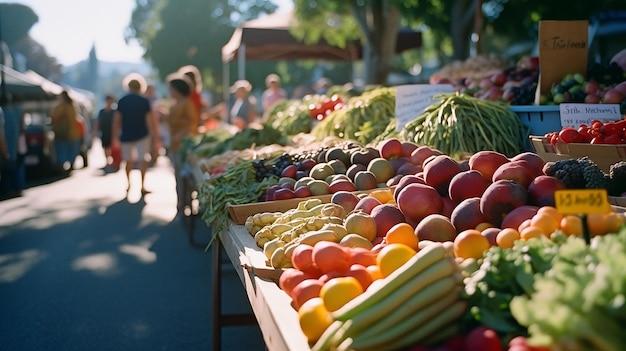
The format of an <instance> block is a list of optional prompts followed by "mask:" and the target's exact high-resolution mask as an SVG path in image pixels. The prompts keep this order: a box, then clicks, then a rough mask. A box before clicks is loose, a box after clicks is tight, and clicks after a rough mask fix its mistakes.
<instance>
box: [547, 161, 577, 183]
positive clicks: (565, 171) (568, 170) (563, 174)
mask: <svg viewBox="0 0 626 351" xmlns="http://www.w3.org/2000/svg"><path fill="white" fill-rule="evenodd" d="M544 172H545V174H546V175H549V176H553V177H556V178H558V179H560V180H561V181H562V182H563V184H565V187H567V188H568V189H584V188H585V184H586V181H585V178H584V176H583V165H581V164H580V163H579V162H578V160H576V159H569V160H559V161H556V162H553V163H550V164H547V165H546V167H545V168H544Z"/></svg>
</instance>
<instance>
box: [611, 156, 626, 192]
mask: <svg viewBox="0 0 626 351" xmlns="http://www.w3.org/2000/svg"><path fill="white" fill-rule="evenodd" d="M609 178H610V180H611V184H610V187H609V193H610V194H611V195H612V196H621V195H622V194H623V193H625V192H626V161H620V162H617V163H615V164H612V165H611V167H610V168H609Z"/></svg>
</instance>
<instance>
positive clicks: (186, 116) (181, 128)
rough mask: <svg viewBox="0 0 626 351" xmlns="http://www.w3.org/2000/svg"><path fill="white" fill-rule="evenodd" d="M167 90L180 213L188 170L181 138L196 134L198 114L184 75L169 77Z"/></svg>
mask: <svg viewBox="0 0 626 351" xmlns="http://www.w3.org/2000/svg"><path fill="white" fill-rule="evenodd" d="M168 80H169V91H170V95H171V97H172V98H173V99H174V105H172V106H171V107H170V112H169V115H168V117H167V120H168V125H169V129H170V133H171V143H170V153H169V156H170V160H171V162H172V166H173V167H174V178H175V180H176V194H177V200H178V203H177V206H176V208H177V209H178V213H182V210H183V206H184V205H185V202H184V195H185V194H184V193H183V177H184V176H186V175H187V174H186V173H188V171H186V170H185V168H186V167H185V166H187V167H188V164H186V162H185V161H186V160H185V155H183V154H182V152H181V151H182V150H181V149H180V147H181V143H182V141H183V139H184V138H185V137H187V136H189V135H196V134H198V123H199V120H200V116H199V115H198V111H197V110H196V107H195V106H194V104H193V102H192V101H191V99H190V97H189V96H190V94H191V89H192V87H193V83H192V82H191V81H190V80H189V79H188V78H187V77H186V76H185V75H174V76H171V77H170V78H169V79H168Z"/></svg>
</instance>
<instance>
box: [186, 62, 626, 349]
mask: <svg viewBox="0 0 626 351" xmlns="http://www.w3.org/2000/svg"><path fill="white" fill-rule="evenodd" d="M484 66H485V67H490V70H489V71H486V72H473V74H474V76H473V77H472V78H467V79H459V78H458V77H457V76H455V79H454V80H455V82H456V83H455V84H454V85H453V86H452V88H450V86H445V87H443V88H442V87H441V86H439V85H433V86H404V87H381V88H373V89H371V90H368V91H365V92H362V93H361V94H359V95H356V96H354V95H348V94H342V92H341V91H337V92H336V94H335V95H333V96H325V95H311V96H307V97H305V98H303V99H302V100H290V101H284V102H282V103H280V104H277V105H276V106H275V107H274V108H273V109H272V110H271V111H269V113H268V115H267V116H265V117H264V120H263V121H262V122H261V124H260V125H259V126H258V128H247V129H244V130H242V131H241V132H239V133H236V134H234V135H217V134H213V133H207V134H205V135H202V136H199V137H197V138H196V139H194V140H188V141H187V142H188V145H187V150H188V160H190V161H192V163H193V165H194V170H195V171H194V172H193V174H194V178H195V181H196V190H197V205H198V206H199V212H198V213H199V214H200V215H201V216H202V219H203V220H204V221H205V222H206V223H207V225H208V226H209V227H210V228H211V230H212V235H213V242H212V245H213V246H212V249H213V250H214V251H213V252H214V254H215V256H214V259H215V265H214V268H213V269H214V279H215V280H214V282H215V287H216V290H220V288H221V285H220V279H221V269H222V266H221V264H222V262H221V258H220V257H221V254H222V253H221V252H222V251H224V252H225V253H226V255H227V257H228V262H227V263H226V264H228V263H232V264H233V266H234V267H235V270H236V272H237V274H238V277H239V279H240V281H241V283H242V286H243V287H244V289H245V291H246V294H247V296H248V299H249V301H250V304H251V307H252V311H253V314H254V316H246V315H233V316H229V315H224V314H223V313H222V311H221V299H222V294H221V291H220V292H218V293H217V294H216V295H215V301H214V303H215V311H216V314H215V316H214V326H215V330H214V332H215V334H216V336H215V339H214V340H215V342H216V344H215V345H214V346H215V349H219V347H220V342H221V338H220V333H221V328H222V326H224V325H237V324H238V323H249V322H255V321H256V323H258V325H259V327H260V329H261V331H262V333H263V337H264V340H265V343H266V347H267V348H268V349H269V350H308V349H312V350H315V351H322V350H335V349H336V350H353V349H354V350H404V349H407V348H410V347H416V348H418V349H420V350H434V349H441V348H442V347H443V348H445V349H447V350H463V351H474V350H481V351H483V350H509V351H513V350H515V351H538V350H543V351H548V350H552V349H554V350H556V349H557V348H561V349H564V350H567V349H568V347H571V346H574V347H575V349H576V350H607V351H609V350H611V351H617V350H622V349H623V346H624V345H623V342H622V341H621V339H620V337H621V335H623V333H624V332H626V330H624V325H626V320H624V319H623V316H624V314H623V311H624V306H626V304H624V300H623V294H624V291H623V287H624V286H626V285H624V284H625V283H626V282H624V276H623V274H622V270H623V265H624V262H623V261H624V259H625V256H624V252H626V251H625V250H626V215H625V214H624V212H625V208H624V207H622V206H623V204H624V199H626V196H625V195H626V149H625V147H624V146H623V145H624V141H625V140H626V139H625V138H626V124H625V123H624V121H625V119H624V112H626V111H625V109H624V107H625V105H626V103H625V102H624V101H626V96H625V95H626V94H624V93H622V92H621V89H622V88H624V87H625V86H626V85H624V84H626V82H623V80H624V78H626V75H624V72H623V71H620V74H621V75H618V74H617V73H615V72H616V71H615V67H614V66H611V67H606V68H598V67H595V68H594V69H593V70H590V71H589V72H587V74H583V73H578V72H572V73H568V74H567V75H565V76H563V77H562V78H561V79H560V81H559V82H556V83H555V85H554V88H553V89H552V91H548V93H547V94H546V95H545V96H544V98H545V99H548V100H546V101H547V102H546V103H547V104H548V105H532V104H531V103H529V101H530V96H531V95H533V96H534V91H535V89H537V87H538V84H537V80H538V79H539V74H538V67H539V66H538V63H537V62H536V60H534V59H532V58H530V59H524V60H521V61H520V62H519V63H518V65H516V66H515V67H511V68H501V67H497V64H494V65H493V66H492V65H484ZM460 67H464V66H460ZM599 72H603V73H599ZM440 73H441V74H440V75H439V77H440V79H439V81H437V82H436V83H438V84H441V83H442V81H441V80H443V79H445V77H443V76H444V75H445V74H452V73H454V74H455V75H459V74H462V71H458V70H454V72H452V71H450V70H442V71H441V72H440ZM605 73H606V74H605ZM608 73H611V74H608ZM597 76H601V77H602V79H607V81H604V82H599V81H598V80H599V79H597V78H594V77H597ZM618 76H619V77H621V78H619V77H618ZM582 92H584V94H585V96H583V93H582ZM589 96H592V97H593V99H596V100H595V102H599V103H600V104H596V103H595V102H594V103H592V102H591V100H592V99H591V98H588V97H589ZM585 101H586V102H585ZM620 104H621V105H620ZM577 111H578V112H577ZM580 111H582V112H580ZM583 114H584V115H583ZM581 296H582V297H584V299H583V298H581ZM533 306H541V307H540V308H534V307H533ZM253 317H254V318H253ZM599 326H602V327H599ZM605 327H606V328H605ZM455 345H456V346H455ZM420 347H422V348H420Z"/></svg>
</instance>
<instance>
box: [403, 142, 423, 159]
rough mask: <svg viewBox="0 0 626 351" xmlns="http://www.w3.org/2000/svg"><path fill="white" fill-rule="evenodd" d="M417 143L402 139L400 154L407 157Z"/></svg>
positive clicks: (415, 147)
mask: <svg viewBox="0 0 626 351" xmlns="http://www.w3.org/2000/svg"><path fill="white" fill-rule="evenodd" d="M418 147H419V145H417V144H416V143H414V142H411V141H403V142H402V156H404V157H406V158H409V157H411V154H412V153H413V151H415V149H417V148H418Z"/></svg>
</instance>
